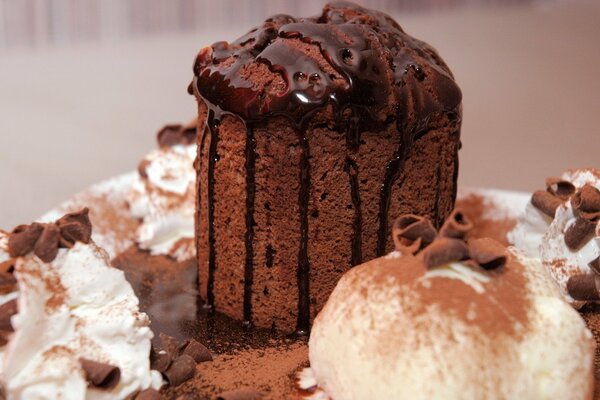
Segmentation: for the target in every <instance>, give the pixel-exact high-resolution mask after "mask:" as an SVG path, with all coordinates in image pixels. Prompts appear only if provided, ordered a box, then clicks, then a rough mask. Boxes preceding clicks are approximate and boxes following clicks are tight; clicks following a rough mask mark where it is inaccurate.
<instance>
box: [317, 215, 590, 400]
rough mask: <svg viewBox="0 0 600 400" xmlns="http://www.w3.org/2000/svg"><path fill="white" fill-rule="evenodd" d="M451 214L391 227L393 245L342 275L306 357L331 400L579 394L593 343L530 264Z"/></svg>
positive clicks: (407, 219)
mask: <svg viewBox="0 0 600 400" xmlns="http://www.w3.org/2000/svg"><path fill="white" fill-rule="evenodd" d="M472 228H473V225H472V223H471V222H470V221H468V220H467V219H466V218H465V216H464V215H463V214H462V213H461V212H460V211H454V212H453V213H452V214H451V215H450V217H449V218H448V220H447V221H446V222H445V223H444V225H443V226H442V228H441V229H440V230H439V232H437V231H436V230H435V228H434V227H433V225H432V224H431V222H430V221H429V220H427V219H425V218H423V217H419V216H415V215H405V216H401V217H400V218H398V219H397V220H396V221H395V223H394V226H393V231H392V237H393V239H394V243H395V246H396V251H394V252H392V253H390V254H388V255H387V256H385V257H380V258H377V259H375V260H372V261H369V262H367V263H365V264H362V265H359V266H357V267H354V268H353V269H351V270H349V271H348V272H346V273H345V274H344V275H343V276H342V278H341V279H340V281H339V282H338V284H337V286H336V287H335V289H334V290H333V292H332V294H331V296H330V297H329V300H328V301H327V303H326V305H325V307H324V308H323V310H322V311H321V312H320V313H319V315H317V317H316V319H315V321H314V324H313V329H312V332H311V335H310V339H309V359H310V364H311V368H312V371H313V376H314V378H315V379H316V382H317V383H318V385H319V387H320V388H321V389H322V390H324V391H325V392H326V393H327V394H328V395H329V396H330V397H331V398H333V399H349V400H352V399H428V400H431V399H444V400H452V399H461V400H465V399H473V400H475V399H589V398H591V396H592V394H593V366H594V351H595V342H594V339H593V336H592V334H591V332H590V331H589V330H588V329H587V328H586V325H585V323H584V321H583V319H582V318H581V317H580V316H579V314H578V313H577V312H576V311H575V310H574V309H573V308H572V307H570V306H569V304H568V303H567V302H566V301H564V299H563V298H562V297H561V295H560V291H559V289H558V286H557V285H556V283H555V282H554V281H553V279H552V278H551V277H550V275H549V274H548V272H547V271H546V270H545V269H544V268H542V266H541V265H540V263H539V261H538V260H536V259H533V258H528V257H526V256H525V255H523V254H522V253H520V252H518V251H517V250H514V249H513V250H508V249H506V248H505V247H504V246H503V245H501V244H500V243H499V242H497V241H495V240H492V239H488V238H469V239H465V238H467V237H468V232H469V231H470V230H471V229H472Z"/></svg>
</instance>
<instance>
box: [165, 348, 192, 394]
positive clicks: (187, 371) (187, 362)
mask: <svg viewBox="0 0 600 400" xmlns="http://www.w3.org/2000/svg"><path fill="white" fill-rule="evenodd" d="M195 372H196V362H195V361H194V359H193V358H192V357H190V356H188V355H187V354H184V355H181V356H179V357H177V358H176V359H175V360H173V362H172V363H171V365H170V366H169V368H168V369H167V370H166V371H165V372H164V375H165V377H166V378H167V380H168V381H169V384H170V385H171V386H179V385H181V384H182V383H183V382H185V381H187V380H188V379H191V378H192V377H193V376H194V373H195Z"/></svg>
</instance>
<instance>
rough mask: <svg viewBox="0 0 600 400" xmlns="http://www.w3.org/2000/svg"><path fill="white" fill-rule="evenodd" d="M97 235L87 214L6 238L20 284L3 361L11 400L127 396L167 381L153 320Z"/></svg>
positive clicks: (27, 227)
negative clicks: (154, 363)
mask: <svg viewBox="0 0 600 400" xmlns="http://www.w3.org/2000/svg"><path fill="white" fill-rule="evenodd" d="M86 221H87V222H86ZM90 236H91V226H90V225H89V219H87V213H86V212H85V211H84V212H83V213H75V214H71V215H67V216H65V217H63V218H61V220H59V221H58V222H57V223H55V224H36V223H34V224H32V225H22V226H20V227H18V228H16V229H15V230H14V231H13V232H12V233H11V234H10V236H9V237H8V240H6V239H5V241H6V247H7V252H8V254H9V255H10V256H12V257H13V258H14V276H15V277H16V280H17V283H18V293H17V299H16V311H17V313H16V314H14V315H12V317H11V318H10V320H9V323H10V328H11V330H13V331H14V332H13V333H12V335H11V336H10V337H9V341H8V344H7V345H6V347H5V348H4V351H3V354H2V356H1V357H2V364H1V366H2V370H1V378H2V381H3V384H4V386H5V391H6V394H7V396H8V398H9V399H42V398H54V399H58V398H63V399H124V398H127V397H128V396H131V395H133V394H134V393H135V392H137V391H139V390H142V389H146V388H150V387H152V388H158V387H160V385H161V384H162V377H161V375H160V373H158V372H157V371H152V370H151V369H150V358H149V355H150V340H151V338H152V336H153V335H152V332H151V331H150V328H149V327H148V325H149V320H148V317H147V316H146V315H145V314H144V313H141V312H140V311H139V309H138V299H137V297H136V296H135V294H134V292H133V290H132V288H131V286H130V285H129V283H128V282H127V281H126V280H125V276H124V274H123V272H122V271H120V270H117V269H115V268H112V267H111V266H110V262H109V259H108V255H107V254H106V252H104V251H103V250H102V249H100V248H98V247H97V246H96V245H95V244H94V243H93V242H91V240H90ZM0 247H1V246H0ZM0 254H2V251H1V250H0Z"/></svg>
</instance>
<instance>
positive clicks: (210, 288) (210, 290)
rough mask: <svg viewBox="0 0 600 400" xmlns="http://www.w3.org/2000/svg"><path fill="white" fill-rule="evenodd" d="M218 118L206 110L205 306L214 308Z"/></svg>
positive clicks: (211, 111) (213, 112) (212, 111)
mask: <svg viewBox="0 0 600 400" xmlns="http://www.w3.org/2000/svg"><path fill="white" fill-rule="evenodd" d="M218 123H219V120H217V119H215V111H214V110H209V111H208V118H207V119H206V126H207V127H208V129H210V145H209V149H208V187H207V195H208V281H207V282H206V285H207V287H206V306H207V307H209V308H211V309H214V306H215V293H214V288H215V271H216V268H217V262H216V258H215V252H216V249H215V243H216V242H215V240H216V239H215V167H216V165H215V164H216V163H217V161H218V160H219V154H218V153H217V144H218V142H219V133H218Z"/></svg>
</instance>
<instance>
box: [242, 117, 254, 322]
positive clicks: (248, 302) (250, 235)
mask: <svg viewBox="0 0 600 400" xmlns="http://www.w3.org/2000/svg"><path fill="white" fill-rule="evenodd" d="M247 129H248V135H247V136H246V236H245V238H244V240H245V244H246V262H245V265H244V323H245V324H246V325H247V326H251V325H252V285H253V283H254V199H255V197H256V196H255V195H256V138H255V136H254V129H253V128H252V127H248V128H247Z"/></svg>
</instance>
